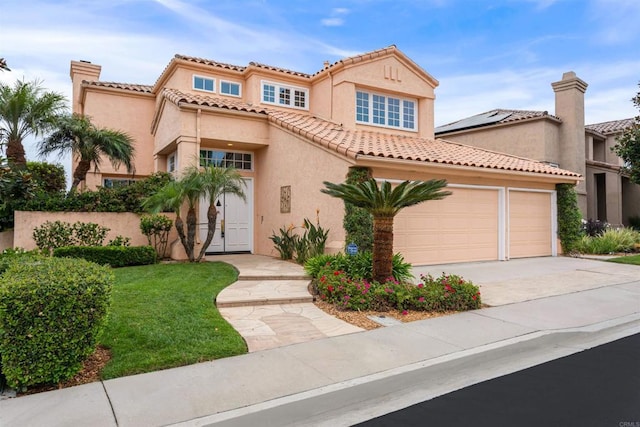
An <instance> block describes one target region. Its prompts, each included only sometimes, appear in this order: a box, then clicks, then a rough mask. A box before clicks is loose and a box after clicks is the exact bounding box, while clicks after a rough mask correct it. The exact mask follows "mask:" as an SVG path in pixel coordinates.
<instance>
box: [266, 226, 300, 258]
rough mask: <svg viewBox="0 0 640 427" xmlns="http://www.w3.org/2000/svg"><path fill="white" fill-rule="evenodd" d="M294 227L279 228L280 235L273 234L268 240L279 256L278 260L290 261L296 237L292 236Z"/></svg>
mask: <svg viewBox="0 0 640 427" xmlns="http://www.w3.org/2000/svg"><path fill="white" fill-rule="evenodd" d="M294 228H295V227H294V226H293V224H292V225H290V226H289V227H288V228H284V227H282V228H280V235H277V234H276V233H273V234H272V235H271V236H270V237H269V239H271V241H272V242H273V244H274V246H275V248H276V250H277V251H278V253H279V254H280V259H292V258H293V253H294V252H295V249H296V237H297V236H296V235H295V234H293V229H294Z"/></svg>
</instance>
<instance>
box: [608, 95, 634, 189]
mask: <svg viewBox="0 0 640 427" xmlns="http://www.w3.org/2000/svg"><path fill="white" fill-rule="evenodd" d="M638 86H639V87H640V83H639V84H638ZM631 102H633V104H634V105H635V106H636V107H637V108H638V109H639V110H640V92H638V93H637V94H636V96H634V97H633V98H632V99H631ZM613 151H614V152H615V153H616V154H617V155H618V156H620V157H621V158H622V160H624V161H625V164H626V171H627V172H628V173H629V179H630V180H631V182H635V183H636V184H640V116H636V118H635V120H634V123H633V124H632V125H631V127H629V128H627V129H626V130H625V131H624V133H623V134H622V135H621V136H620V137H618V140H617V144H616V146H615V147H613Z"/></svg>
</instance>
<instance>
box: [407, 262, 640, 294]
mask: <svg viewBox="0 0 640 427" xmlns="http://www.w3.org/2000/svg"><path fill="white" fill-rule="evenodd" d="M442 273H447V274H456V275H459V276H462V277H463V278H465V279H467V280H470V281H472V282H473V283H474V284H475V285H478V286H479V287H480V292H481V295H482V302H483V303H485V304H488V305H490V306H497V305H505V304H512V303H516V302H523V301H529V300H533V299H538V298H544V297H549V296H554V295H563V294H569V293H573V292H578V291H584V290H587V289H594V288H601V287H606V286H612V285H621V284H625V283H630V282H634V281H636V282H637V281H638V280H640V267H639V266H635V265H625V264H617V263H610V262H605V261H604V260H594V259H584V258H570V257H562V256H560V257H542V258H521V259H512V260H509V261H488V262H474V263H460V264H442V265H428V266H416V267H414V268H413V274H414V276H415V280H416V281H419V280H420V275H421V274H425V275H426V274H431V275H432V276H434V277H437V276H440V275H441V274H442Z"/></svg>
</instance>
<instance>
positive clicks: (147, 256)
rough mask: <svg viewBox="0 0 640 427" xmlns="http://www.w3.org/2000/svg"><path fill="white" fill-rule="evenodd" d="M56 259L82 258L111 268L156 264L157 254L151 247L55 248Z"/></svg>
mask: <svg viewBox="0 0 640 427" xmlns="http://www.w3.org/2000/svg"><path fill="white" fill-rule="evenodd" d="M53 256H54V257H58V258H82V259H85V260H87V261H91V262H95V263H96V264H100V265H110V266H111V267H113V268H118V267H129V266H132V265H149V264H155V263H157V262H158V254H157V253H156V250H155V249H154V248H153V247H151V246H64V247H62V248H56V249H54V251H53Z"/></svg>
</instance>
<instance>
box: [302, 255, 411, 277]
mask: <svg viewBox="0 0 640 427" xmlns="http://www.w3.org/2000/svg"><path fill="white" fill-rule="evenodd" d="M327 265H328V266H330V267H331V268H333V269H334V270H340V271H344V272H345V273H346V275H347V276H348V277H349V278H351V279H367V280H371V279H372V277H373V254H372V253H371V252H369V251H367V252H358V253H357V254H355V255H345V254H343V253H339V254H335V255H326V254H325V255H320V256H317V257H313V258H310V259H309V260H307V262H306V263H305V265H304V269H305V271H306V272H307V273H308V274H309V275H310V276H312V277H314V278H317V277H318V274H319V272H320V270H321V269H323V268H324V267H326V266H327ZM392 273H393V278H394V279H395V280H397V281H400V282H403V281H407V280H409V279H412V278H413V275H412V274H411V264H409V263H407V262H405V261H404V258H403V257H402V255H400V254H399V253H398V254H395V255H394V256H393V271H392Z"/></svg>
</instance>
